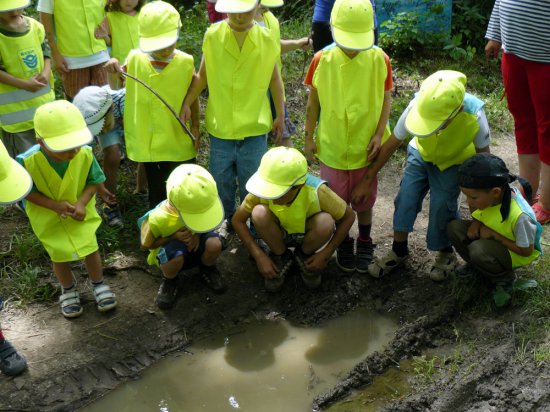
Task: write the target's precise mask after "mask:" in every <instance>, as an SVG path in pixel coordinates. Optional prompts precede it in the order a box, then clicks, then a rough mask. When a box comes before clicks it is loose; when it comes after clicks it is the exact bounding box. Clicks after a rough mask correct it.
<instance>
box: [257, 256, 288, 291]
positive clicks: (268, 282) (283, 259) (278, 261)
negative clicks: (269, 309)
mask: <svg viewBox="0 0 550 412" xmlns="http://www.w3.org/2000/svg"><path fill="white" fill-rule="evenodd" d="M270 257H271V260H272V261H273V263H275V266H277V269H279V276H277V277H276V278H271V279H267V278H266V279H265V280H264V286H265V290H267V291H268V292H278V291H279V290H281V288H282V287H283V283H284V282H285V278H286V275H288V274H289V273H290V269H291V268H292V264H293V263H294V255H293V254H292V252H291V251H290V250H288V249H287V250H285V251H284V253H283V254H282V255H271V256H270Z"/></svg>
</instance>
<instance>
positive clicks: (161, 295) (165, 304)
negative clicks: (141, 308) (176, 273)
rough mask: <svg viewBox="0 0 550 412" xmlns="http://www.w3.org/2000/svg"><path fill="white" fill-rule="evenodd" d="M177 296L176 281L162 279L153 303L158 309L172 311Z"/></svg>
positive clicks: (175, 279)
mask: <svg viewBox="0 0 550 412" xmlns="http://www.w3.org/2000/svg"><path fill="white" fill-rule="evenodd" d="M177 294H178V280H177V278H174V279H166V278H162V282H161V284H160V287H159V291H158V294H157V298H156V299H155V303H156V304H157V306H158V307H159V309H163V310H164V309H172V307H173V306H174V303H175V301H176V296H177Z"/></svg>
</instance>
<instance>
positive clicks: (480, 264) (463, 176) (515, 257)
mask: <svg viewBox="0 0 550 412" xmlns="http://www.w3.org/2000/svg"><path fill="white" fill-rule="evenodd" d="M515 180H516V176H514V175H511V174H510V173H509V172H508V169H507V168H506V165H505V163H504V161H502V159H500V158H499V157H497V156H494V155H492V154H489V153H479V154H476V155H474V156H473V157H471V158H469V159H468V160H466V161H465V162H464V163H463V164H462V165H461V166H460V168H459V170H458V184H459V186H460V190H461V191H462V193H464V194H465V195H466V199H467V201H468V206H469V207H470V212H471V214H472V218H473V220H453V221H451V222H450V223H449V225H448V227H447V230H448V234H449V239H450V241H451V243H452V245H453V246H454V248H455V249H456V251H457V252H458V253H459V254H460V256H462V258H463V259H464V260H465V261H466V262H468V263H469V264H470V265H471V266H472V267H473V269H475V270H476V271H478V272H479V273H480V274H482V275H483V276H484V277H486V278H487V279H488V280H489V281H490V282H491V284H492V285H493V286H494V288H495V289H494V291H493V297H494V299H495V303H496V305H497V306H503V305H505V304H506V303H508V301H509V299H510V294H509V293H508V292H509V291H510V289H511V287H512V284H513V282H514V279H515V274H514V268H517V267H521V266H526V265H528V264H530V263H531V262H533V261H534V260H535V259H536V258H537V257H538V256H539V255H540V254H541V247H540V236H541V233H542V226H541V225H540V224H539V223H538V222H537V219H536V218H535V214H534V212H533V209H531V206H529V204H528V203H527V201H526V200H525V199H524V198H523V197H522V195H521V193H520V191H519V190H517V189H515V188H511V187H510V183H511V182H513V181H515ZM527 184H528V183H527Z"/></svg>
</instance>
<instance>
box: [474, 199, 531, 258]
mask: <svg viewBox="0 0 550 412" xmlns="http://www.w3.org/2000/svg"><path fill="white" fill-rule="evenodd" d="M520 197H521V195H519V196H518V195H516V196H512V200H511V202H510V213H509V214H508V217H507V218H506V220H505V221H504V222H502V216H501V214H500V206H501V205H500V204H498V205H496V206H491V207H488V208H486V209H483V210H479V209H478V210H475V211H474V212H472V217H474V218H475V219H477V220H479V221H480V222H481V223H483V224H484V225H485V226H487V227H488V228H490V229H492V230H494V231H495V232H497V233H498V234H500V235H502V236H504V237H505V238H507V239H510V240H511V241H513V242H515V240H516V236H515V235H514V227H515V226H516V221H517V220H518V217H519V216H520V215H521V214H522V213H527V214H529V215H530V216H531V218H533V220H534V221H535V222H536V218H535V215H534V213H533V210H532V209H531V208H530V207H529V205H527V202H526V201H525V200H524V199H523V198H521V199H520ZM520 203H523V205H520ZM537 237H538V238H536V239H535V248H534V249H533V253H531V254H530V255H529V256H520V255H518V254H517V253H514V252H512V251H511V250H510V249H508V252H509V253H510V257H511V258H512V266H513V267H514V268H516V267H520V266H525V265H528V264H529V263H531V262H532V261H534V260H535V259H536V258H537V257H539V255H540V250H541V249H540V243H539V242H540V231H539V230H537Z"/></svg>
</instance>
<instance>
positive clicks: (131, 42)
mask: <svg viewBox="0 0 550 412" xmlns="http://www.w3.org/2000/svg"><path fill="white" fill-rule="evenodd" d="M138 17H139V13H136V14H135V15H133V16H130V15H128V14H126V13H123V12H121V11H110V12H107V20H109V28H110V30H111V39H112V42H111V57H115V58H116V59H117V60H118V61H119V62H120V63H121V64H123V63H124V62H125V61H126V57H128V53H130V50H133V49H137V48H139V33H138V30H139V28H138Z"/></svg>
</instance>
